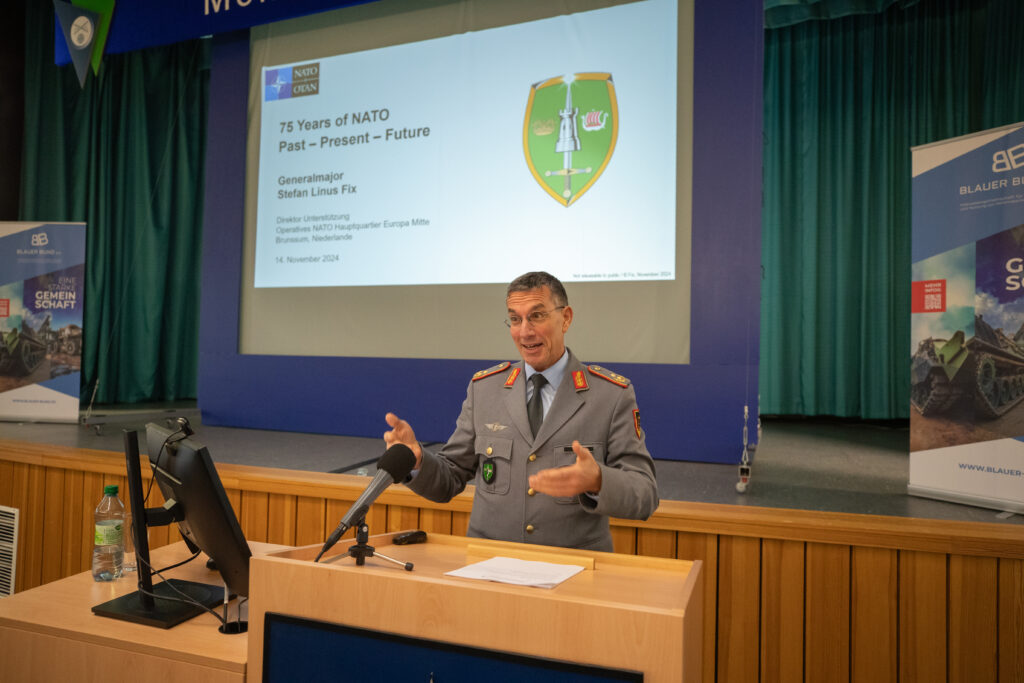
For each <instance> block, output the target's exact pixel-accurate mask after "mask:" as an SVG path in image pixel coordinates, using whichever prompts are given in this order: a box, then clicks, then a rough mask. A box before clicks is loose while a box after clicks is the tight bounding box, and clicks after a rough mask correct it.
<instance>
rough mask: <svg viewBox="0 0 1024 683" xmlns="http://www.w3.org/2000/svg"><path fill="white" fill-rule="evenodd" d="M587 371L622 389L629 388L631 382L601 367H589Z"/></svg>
mask: <svg viewBox="0 0 1024 683" xmlns="http://www.w3.org/2000/svg"><path fill="white" fill-rule="evenodd" d="M587 370H588V371H589V372H590V374H591V375H596V376H597V377H600V378H601V379H605V380H608V381H609V382H611V383H612V384H618V385H619V386H620V387H628V386H629V380H628V379H626V378H625V377H623V376H622V375H617V374H615V373H614V372H612V371H611V370H609V369H608V368H602V367H601V366H600V365H588V366H587Z"/></svg>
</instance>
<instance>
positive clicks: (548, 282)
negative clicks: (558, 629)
mask: <svg viewBox="0 0 1024 683" xmlns="http://www.w3.org/2000/svg"><path fill="white" fill-rule="evenodd" d="M542 287H547V288H548V289H550V290H551V296H552V297H553V298H554V300H555V305H556V306H568V305H569V295H568V294H566V293H565V286H564V285H562V281H561V280H559V279H558V278H557V277H555V276H554V275H552V274H551V273H545V272H544V271H543V270H538V271H531V272H529V273H523V274H522V275H520V276H519V277H517V278H516V279H515V280H513V281H512V282H510V283H509V285H508V289H507V290H505V298H506V299H507V298H508V297H509V296H510V295H511V294H512V293H513V292H528V291H530V290H532V289H540V288H542Z"/></svg>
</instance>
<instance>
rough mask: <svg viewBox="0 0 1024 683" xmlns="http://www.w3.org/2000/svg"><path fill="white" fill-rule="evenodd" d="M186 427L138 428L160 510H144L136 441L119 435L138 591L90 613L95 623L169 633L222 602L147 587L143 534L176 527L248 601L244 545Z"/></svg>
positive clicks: (233, 628) (213, 595)
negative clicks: (117, 622)
mask: <svg viewBox="0 0 1024 683" xmlns="http://www.w3.org/2000/svg"><path fill="white" fill-rule="evenodd" d="M191 434H192V431H191V428H190V427H189V426H188V422H187V420H180V421H179V423H178V424H177V429H169V428H166V427H161V426H160V425H156V424H152V423H151V424H148V425H146V443H147V447H148V451H149V460H150V465H151V467H152V470H153V478H154V481H155V482H156V484H157V485H158V486H159V487H160V490H161V492H162V493H163V496H164V500H165V501H166V504H165V505H164V506H163V507H154V508H146V507H145V499H144V495H145V494H144V493H143V490H142V475H141V469H140V466H139V435H138V433H137V432H135V431H128V430H126V431H125V433H124V435H125V436H124V442H125V459H126V465H127V470H128V497H129V501H130V505H131V510H132V518H133V524H132V534H133V539H134V541H135V548H136V559H137V565H138V578H139V590H137V591H135V592H134V593H129V594H127V595H123V596H121V597H119V598H115V599H114V600H110V601H107V602H105V603H102V604H100V605H96V606H95V607H93V608H92V611H93V612H94V613H96V614H99V615H101V616H107V617H112V618H115V619H123V620H126V621H133V622H136V623H142V624H147V625H150V626H158V627H161V628H170V627H171V626H175V625H176V624H179V623H181V622H182V621H185V620H187V619H191V618H192V617H195V616H197V615H199V614H201V613H203V612H205V611H207V609H208V608H212V607H215V606H217V605H218V604H220V603H221V602H224V599H223V598H224V589H223V588H221V587H220V586H213V585H208V584H203V583H197V582H194V581H183V580H181V579H166V580H164V581H163V582H161V583H158V584H155V585H154V584H153V580H152V577H153V573H154V571H155V570H156V569H157V568H156V567H153V566H152V564H151V561H150V554H149V543H148V534H147V533H146V530H147V528H149V527H154V526H164V525H167V524H171V523H173V522H177V523H178V528H179V529H180V530H181V534H182V536H183V537H184V538H185V543H186V545H188V547H189V548H190V549H191V550H192V551H193V552H196V551H197V550H202V551H203V552H205V553H206V554H207V555H208V556H209V557H210V559H211V560H212V561H213V563H214V566H215V567H216V568H217V569H218V570H219V571H220V573H221V576H222V577H223V580H224V583H225V585H227V587H228V590H229V591H230V593H233V594H235V595H239V596H245V595H248V593H249V558H250V557H251V556H252V553H251V551H250V550H249V545H248V543H246V540H245V536H244V535H243V534H242V529H241V527H240V526H239V524H238V518H237V517H236V516H235V513H234V510H233V509H232V508H231V504H230V502H229V501H228V499H227V494H225V492H224V487H223V485H222V484H221V481H220V476H219V475H218V474H217V470H216V468H214V466H213V461H212V460H211V458H210V454H209V452H208V451H207V450H206V448H205V447H204V446H202V445H201V444H199V443H198V442H197V441H195V440H194V439H192V438H190V437H191ZM220 630H221V632H223V633H241V632H244V631H245V630H246V625H245V623H244V622H242V621H237V622H233V623H231V624H229V623H227V620H226V615H225V618H224V620H223V625H222V626H221V629H220Z"/></svg>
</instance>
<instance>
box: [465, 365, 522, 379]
mask: <svg viewBox="0 0 1024 683" xmlns="http://www.w3.org/2000/svg"><path fill="white" fill-rule="evenodd" d="M510 365H512V363H509V362H508V361H505V362H504V363H498V364H497V365H495V366H494V367H491V368H487V369H486V370H481V371H480V372H478V373H476V374H475V375H473V381H474V382H475V381H477V380H478V379H483V378H484V377H490V376H491V375H496V374H498V373H499V372H501V371H503V370H508V368H509V366H510Z"/></svg>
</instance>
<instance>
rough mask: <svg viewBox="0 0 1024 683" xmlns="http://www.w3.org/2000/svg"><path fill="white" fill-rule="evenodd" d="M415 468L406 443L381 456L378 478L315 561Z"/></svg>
mask: <svg viewBox="0 0 1024 683" xmlns="http://www.w3.org/2000/svg"><path fill="white" fill-rule="evenodd" d="M415 466H416V455H415V454H414V453H413V452H412V450H411V449H410V448H409V447H408V446H406V445H405V444H404V443H396V444H395V445H394V446H392V447H391V448H389V449H387V450H386V451H385V452H384V455H382V456H380V460H378V461H377V474H376V476H374V478H373V480H372V481H371V482H370V484H369V486H367V487H366V490H364V491H363V493H362V494H361V495H360V496H359V498H357V499H356V502H354V503H352V507H350V508H349V509H348V512H346V513H345V516H344V517H342V518H341V522H340V523H339V524H338V528H337V529H335V530H334V531H333V532H331V535H330V536H328V537H327V541H326V542H325V543H324V547H323V548H322V549H321V550H320V554H319V555H317V556H316V559H315V560H313V561H314V562H319V561H320V558H321V557H323V555H324V553H326V552H327V551H328V550H330V549H331V547H332V546H333V545H334V544H335V543H337V542H338V539H339V538H341V535H342V534H344V533H345V532H346V531H348V530H349V529H350V528H351V527H352V525H353V524H358V523H359V520H361V519H362V518H363V517H365V516H366V511H367V510H369V509H370V506H371V505H373V501H375V500H377V497H378V496H380V494H382V493H384V489H386V488H387V487H389V486H391V485H392V484H394V483H395V482H396V481H402V480H403V479H405V478H406V477H408V476H409V473H410V472H412V468H413V467H415Z"/></svg>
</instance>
